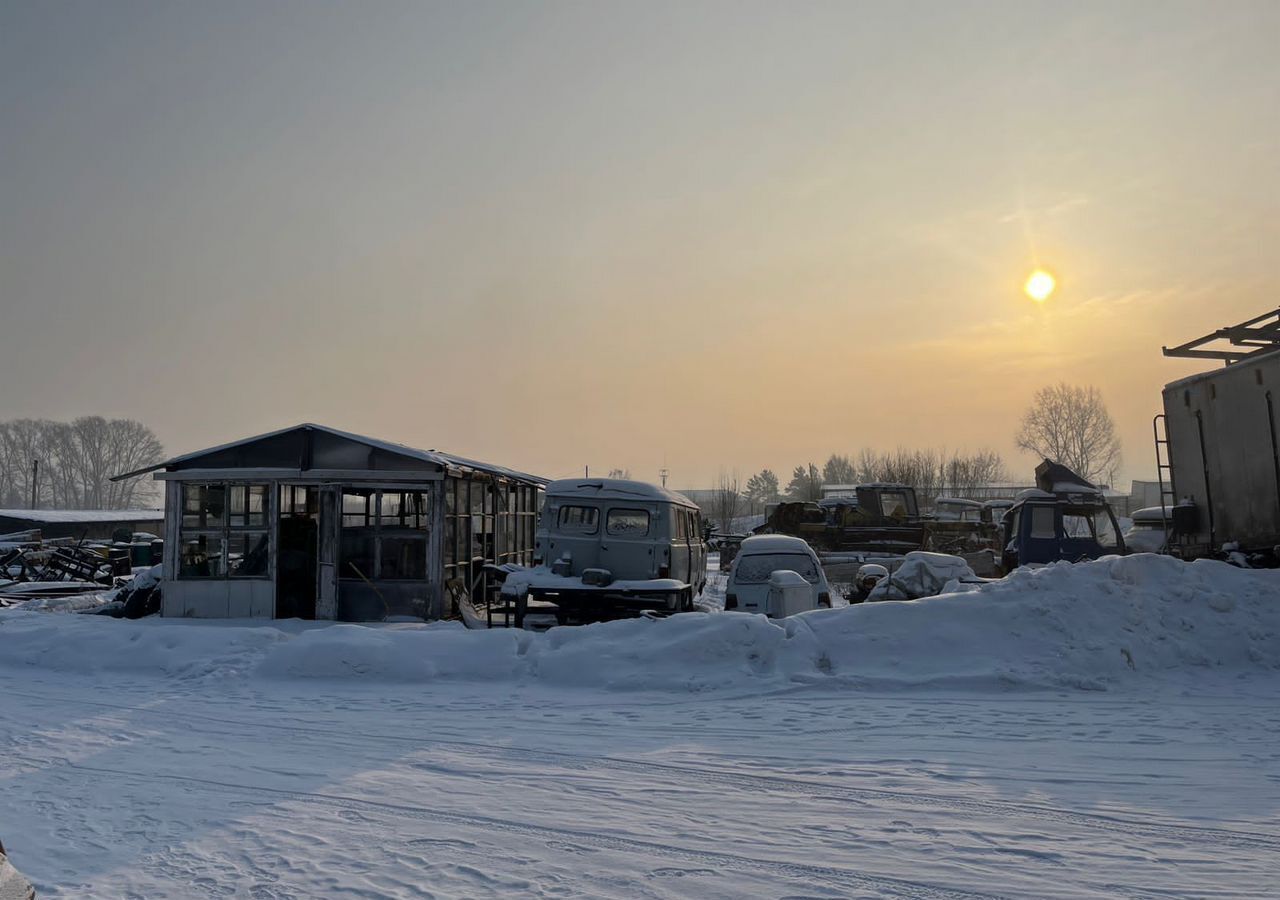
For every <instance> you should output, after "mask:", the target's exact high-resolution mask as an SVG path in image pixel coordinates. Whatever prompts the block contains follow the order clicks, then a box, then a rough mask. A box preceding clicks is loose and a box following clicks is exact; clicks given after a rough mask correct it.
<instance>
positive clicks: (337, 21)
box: [0, 0, 1280, 487]
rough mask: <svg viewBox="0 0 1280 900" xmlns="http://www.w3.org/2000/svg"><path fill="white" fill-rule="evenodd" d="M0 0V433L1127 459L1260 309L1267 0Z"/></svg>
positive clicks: (516, 460) (616, 457) (1266, 285)
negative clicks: (1067, 426)
mask: <svg viewBox="0 0 1280 900" xmlns="http://www.w3.org/2000/svg"><path fill="white" fill-rule="evenodd" d="M0 10H2V12H0V313H2V315H0V385H3V390H2V391H0V418H9V417H15V416H48V417H53V418H62V417H71V416H75V415H79V414H85V413H99V414H104V415H117V416H130V417H136V418H139V419H142V420H144V421H145V422H147V423H149V424H150V425H151V426H152V427H153V428H154V429H155V430H156V432H157V433H158V434H159V435H160V437H161V439H162V440H163V441H164V442H165V444H166V446H167V447H168V449H170V450H171V451H173V452H175V453H177V452H182V451H187V450H192V449H198V448H201V447H204V446H208V445H212V444H215V443H220V442H222V441H225V440H230V439H234V438H238V437H243V436H248V435H250V434H254V433H257V432H260V431H266V430H269V429H273V428H276V427H280V426H283V425H287V424H293V423H297V422H302V421H317V422H322V423H326V424H331V425H334V426H337V427H342V428H347V429H350V430H354V431H359V432H364V433H367V434H372V435H376V436H379V437H385V438H388V439H393V440H400V441H403V442H406V443H410V444H413V445H415V446H424V447H438V448H441V449H447V450H452V451H455V452H459V453H464V454H469V455H473V456H477V457H480V458H484V459H489V460H492V461H495V462H499V463H504V464H508V465H513V466H520V467H524V468H526V469H529V470H532V471H537V472H541V473H544V474H547V475H552V476H556V475H566V474H572V473H575V472H577V471H580V470H581V466H582V465H583V464H584V463H587V464H590V465H591V466H592V468H593V469H597V470H603V469H606V468H609V467H613V466H619V467H626V468H629V469H630V470H631V472H632V474H633V475H634V476H636V477H643V478H649V479H655V478H656V477H657V471H658V469H659V467H660V466H661V465H662V464H663V462H664V460H665V462H666V464H667V466H668V467H669V468H670V470H671V472H672V476H671V483H672V484H673V485H675V486H683V487H693V486H700V485H703V484H706V483H709V482H710V481H711V480H713V479H714V478H715V476H716V474H717V472H718V471H719V470H720V469H722V468H723V469H726V470H732V469H736V470H738V472H739V473H741V474H742V475H743V477H745V476H746V475H748V474H750V473H751V472H752V471H755V470H757V469H759V468H761V467H762V466H770V467H773V468H774V469H775V470H776V471H778V473H779V475H781V476H782V477H783V480H784V482H785V480H786V477H787V473H789V471H790V469H791V467H793V466H794V465H796V464H797V463H801V462H805V461H807V460H809V459H812V460H814V461H816V462H817V463H819V464H821V463H822V461H823V460H824V459H825V458H826V456H827V455H828V454H829V453H830V452H832V451H841V452H854V451H856V450H857V449H858V448H859V447H862V446H872V447H876V448H883V449H890V448H892V447H894V446H896V445H899V444H903V445H913V446H914V445H933V446H941V445H945V446H947V447H950V448H976V447H979V446H982V445H990V446H992V447H995V448H996V449H998V450H1001V451H1002V452H1003V453H1004V454H1005V455H1006V458H1007V460H1008V461H1009V462H1010V464H1011V467H1012V468H1013V469H1014V470H1015V471H1018V472H1022V473H1026V472H1029V471H1030V468H1031V466H1032V465H1033V463H1034V461H1033V460H1031V459H1030V458H1029V457H1026V456H1021V455H1018V454H1017V452H1016V451H1015V450H1014V448H1013V442H1012V436H1013V433H1014V431H1015V428H1016V423H1017V418H1018V416H1019V414H1020V413H1021V412H1022V410H1023V408H1024V407H1025V406H1026V404H1027V401H1028V400H1029V398H1030V397H1031V395H1032V393H1033V392H1034V391H1035V390H1036V389H1037V388H1038V387H1041V386H1042V385H1045V384H1048V383H1051V382H1055V381H1058V380H1067V381H1070V382H1076V383H1092V384H1096V385H1097V386H1098V387H1100V388H1101V389H1102V391H1103V393H1104V396H1105V397H1106V399H1107V401H1108V403H1109V405H1110V407H1111V411H1112V413H1113V415H1114V416H1115V418H1116V419H1117V422H1118V424H1119V426H1120V430H1121V435H1122V437H1123V440H1124V449H1125V456H1126V463H1127V465H1126V468H1125V473H1126V475H1128V476H1130V477H1132V476H1137V477H1143V476H1145V475H1146V474H1147V473H1148V472H1150V471H1151V470H1152V463H1151V457H1152V449H1151V445H1150V431H1151V424H1150V423H1151V416H1152V415H1153V414H1154V413H1155V412H1156V411H1157V410H1158V406H1159V389H1160V386H1161V385H1162V384H1163V383H1164V382H1166V381H1168V380H1171V379H1172V378H1174V377H1178V376H1181V375H1183V374H1186V373H1188V372H1191V371H1196V370H1197V369H1199V368H1200V366H1198V365H1196V364H1194V363H1189V362H1181V363H1180V362H1176V361H1172V360H1165V359H1163V358H1162V357H1161V356H1160V346H1161V345H1162V344H1173V343H1180V342H1182V341H1184V340H1188V339H1190V338H1192V337H1196V336H1198V335H1199V334H1201V333H1204V332H1207V331H1209V330H1211V329H1213V328H1215V327H1218V326H1220V325H1225V324H1229V323H1232V322H1235V321H1239V320H1242V319H1244V318H1248V317H1250V316H1253V315H1256V314H1258V313H1261V312H1264V311H1265V310H1267V309H1268V308H1271V307H1274V306H1276V305H1277V304H1278V303H1280V291H1277V283H1278V279H1277V274H1276V259H1277V255H1278V251H1280V224H1278V217H1277V214H1278V213H1280V114H1278V111H1280V62H1278V61H1277V55H1276V46H1277V43H1278V42H1280V3H1276V2H1263V3H1246V2H1227V3H1202V4H1177V3H1170V2H1153V3H1115V2H1108V3H1103V4H1096V5H1092V4H1081V3H1071V4H1067V3H1061V2H1054V3H1046V4H1034V3H1028V2H1015V3H1007V4H993V3H959V2H934V3H884V4H871V3H839V4H818V3H770V4H751V3H745V2H741V0H735V2H730V3H681V4H663V3H657V2H643V3H629V4H622V3H611V2H598V3H585V2H584V3H545V4H538V3H528V2H519V3H517V2H511V3H471V2H466V3H464V2H452V3H446V4H429V3H412V4H399V3H374V2H359V3H357V2H351V3H344V4H324V3H318V2H306V3H280V2H271V3H262V2H255V3H244V4H240V3H228V2H218V3H163V4H150V3H109V2H99V0H94V2H88V3H59V2H43V0H42V2H32V3H7V2H6V3H3V4H2V5H0ZM1037 262H1039V263H1040V264H1042V265H1045V266H1048V267H1049V268H1051V269H1052V270H1053V271H1055V272H1056V273H1057V274H1058V276H1059V278H1060V287H1059V291H1058V293H1057V294H1055V295H1054V297H1053V298H1052V299H1050V301H1049V302H1048V303H1047V304H1046V305H1044V306H1043V307H1036V306H1035V305H1034V304H1032V303H1031V301H1029V300H1028V299H1027V298H1026V297H1025V296H1024V295H1023V294H1022V293H1021V284H1022V282H1023V280H1024V279H1025V277H1026V275H1027V273H1028V271H1029V270H1030V269H1031V268H1033V266H1034V265H1035V264H1036V263H1037Z"/></svg>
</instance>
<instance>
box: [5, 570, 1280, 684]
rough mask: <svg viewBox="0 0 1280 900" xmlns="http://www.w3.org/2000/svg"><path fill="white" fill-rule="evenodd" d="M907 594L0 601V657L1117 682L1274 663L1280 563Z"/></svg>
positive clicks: (323, 673)
mask: <svg viewBox="0 0 1280 900" xmlns="http://www.w3.org/2000/svg"><path fill="white" fill-rule="evenodd" d="M966 587H967V588H968V589H967V590H964V591H963V592H959V593H951V594H945V595H942V596H938V597H931V598H928V599H925V600H916V601H911V602H886V603H872V604H863V605H860V606H852V607H848V608H843V609H834V610H815V611H813V612H809V613H805V614H803V615H800V616H795V617H792V618H790V619H787V620H784V621H783V622H781V623H775V622H771V621H769V620H767V619H765V618H763V617H761V616H754V615H747V614H741V613H713V614H707V613H691V614H687V615H681V616H676V617H674V618H671V619H666V620H660V621H651V620H647V619H634V620H629V621H623V622H612V623H607V624H601V625H590V626H585V627H579V628H558V629H553V630H551V631H549V632H546V633H543V634H535V633H531V632H517V631H511V630H497V629H495V630H493V631H468V630H466V629H465V628H463V627H462V626H461V625H460V624H457V623H435V624H430V625H375V626H365V625H313V624H311V623H298V622H281V623H272V624H261V625H259V624H250V623H247V622H244V621H243V620H242V621H240V622H234V623H226V624H223V623H215V622H197V621H182V620H162V619H155V618H152V619H146V620H140V621H136V622H131V621H127V620H115V619H106V618H102V617H96V616H93V617H91V616H50V615H47V614H40V613H32V612H15V611H5V612H0V664H2V665H9V666H39V667H44V668H51V669H58V670H65V671H71V672H83V673H86V674H88V673H121V674H127V673H135V674H154V675H164V676H169V677H178V678H201V677H214V676H216V677H226V676H229V675H230V676H234V675H240V676H245V677H253V678H265V679H299V678H304V679H317V678H319V679H351V678H359V679H374V680H385V681H394V682H427V681H436V680H463V681H524V680H528V681H538V682H544V683H551V684H556V685H565V686H583V687H603V688H611V689H640V690H707V689H716V688H725V687H739V688H741V687H747V686H750V685H752V684H754V685H757V686H759V687H762V688H763V687H766V686H771V685H772V686H782V685H786V684H793V683H796V682H822V683H832V682H843V683H849V684H854V685H866V686H876V687H907V686H921V685H933V686H940V687H947V686H951V687H975V686H994V687H1002V686H1029V687H1059V688H1060V687H1074V688H1082V689H1095V690H1101V689H1106V688H1107V687H1108V686H1111V685H1115V684H1120V683H1124V682H1126V681H1133V680H1135V679H1141V678H1143V677H1147V676H1160V675H1164V674H1167V673H1170V672H1196V671H1203V670H1205V669H1217V670H1224V671H1232V672H1241V673H1244V672H1247V671H1250V670H1253V671H1265V670H1270V671H1275V670H1280V572H1269V571H1267V572H1263V571H1250V570H1243V569H1237V568H1233V567H1231V566H1228V565H1226V564H1224V563H1218V562H1210V561H1201V562H1195V563H1190V564H1188V563H1182V562H1178V561H1177V560H1173V559H1169V558H1166V557H1160V556H1153V555H1145V554H1143V555H1136V556H1129V557H1124V558H1110V559H1104V560H1099V561H1096V562H1089V563H1080V564H1075V565H1071V564H1068V563H1059V564H1055V565H1052V566H1047V567H1045V568H1042V569H1038V570H1019V571H1017V572H1015V573H1014V574H1013V575H1011V576H1010V577H1008V578H1006V579H1004V580H1002V581H999V582H994V583H990V584H982V585H971V586H966Z"/></svg>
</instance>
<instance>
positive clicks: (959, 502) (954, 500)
mask: <svg viewBox="0 0 1280 900" xmlns="http://www.w3.org/2000/svg"><path fill="white" fill-rule="evenodd" d="M933 502H934V503H935V504H943V503H945V504H947V505H948V506H967V507H970V508H973V509H982V503H981V502H980V501H978V500H968V499H966V498H964V497H935V498H934V500H933Z"/></svg>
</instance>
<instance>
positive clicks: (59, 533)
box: [0, 509, 164, 541]
mask: <svg viewBox="0 0 1280 900" xmlns="http://www.w3.org/2000/svg"><path fill="white" fill-rule="evenodd" d="M163 527H164V510H160V509H0V534H13V533H15V532H19V531H35V530H38V531H39V532H40V535H41V537H45V538H75V539H77V540H81V539H83V540H88V541H109V540H112V539H113V537H114V536H115V535H116V534H117V533H118V532H121V531H127V532H129V533H130V534H133V533H135V532H146V533H149V534H155V535H159V534H160V533H161V531H162V529H163Z"/></svg>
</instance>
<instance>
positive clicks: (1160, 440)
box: [1151, 413, 1178, 553]
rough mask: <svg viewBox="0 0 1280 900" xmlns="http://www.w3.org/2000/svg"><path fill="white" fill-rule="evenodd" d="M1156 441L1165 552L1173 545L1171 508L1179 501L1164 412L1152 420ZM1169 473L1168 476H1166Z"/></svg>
mask: <svg viewBox="0 0 1280 900" xmlns="http://www.w3.org/2000/svg"><path fill="white" fill-rule="evenodd" d="M1151 432H1152V436H1153V437H1154V438H1155V443H1156V481H1157V483H1158V484H1159V485H1160V521H1161V523H1162V524H1163V525H1164V548H1165V549H1164V552H1165V553H1168V552H1169V551H1170V549H1171V548H1172V546H1173V520H1172V518H1171V514H1170V510H1172V508H1173V507H1174V506H1176V505H1177V503H1178V494H1177V492H1176V491H1175V490H1174V487H1173V453H1172V451H1171V450H1170V448H1169V423H1168V420H1167V419H1166V418H1165V415H1164V413H1160V414H1159V415H1157V416H1156V417H1155V418H1153V419H1152V420H1151ZM1166 475H1167V477H1166Z"/></svg>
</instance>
